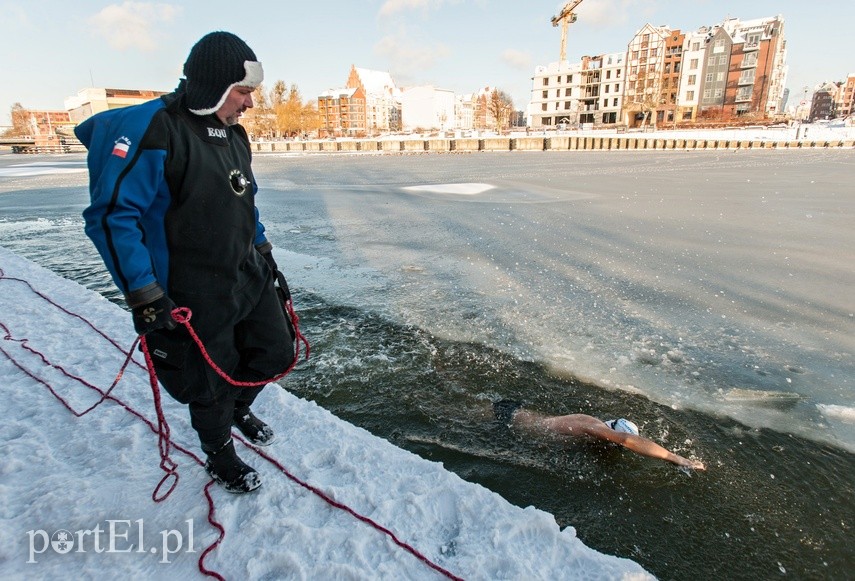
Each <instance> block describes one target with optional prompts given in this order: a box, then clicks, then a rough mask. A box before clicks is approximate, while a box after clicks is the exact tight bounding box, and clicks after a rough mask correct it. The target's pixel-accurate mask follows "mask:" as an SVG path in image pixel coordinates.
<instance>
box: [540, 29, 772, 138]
mask: <svg viewBox="0 0 855 581" xmlns="http://www.w3.org/2000/svg"><path fill="white" fill-rule="evenodd" d="M608 56H612V55H605V56H604V57H583V58H582V60H581V61H580V62H579V63H572V64H571V63H567V62H564V63H551V64H549V65H547V66H538V67H537V68H536V69H535V74H534V77H532V93H531V101H530V102H529V107H528V114H527V117H528V123H529V126H530V127H532V128H534V129H537V128H545V127H560V126H564V125H569V126H574V125H576V124H579V123H581V124H593V125H594V126H600V125H607V124H610V123H612V121H611V120H612V118H613V115H612V113H613V112H616V118H617V122H618V123H620V124H624V125H626V126H628V127H638V126H641V125H662V124H664V125H665V126H667V125H668V124H673V126H675V127H676V126H677V125H679V124H686V123H694V122H732V121H734V120H737V119H740V118H744V119H752V118H756V119H757V120H758V121H760V120H764V119H769V118H774V117H775V116H777V115H779V114H781V113H782V112H783V104H784V97H785V92H784V91H785V89H784V83H785V81H786V73H787V66H786V41H785V40H784V20H783V17H781V16H775V17H770V18H761V19H757V20H748V21H741V20H739V19H738V18H729V19H727V20H725V21H724V22H723V23H721V24H719V25H717V26H713V27H702V28H700V29H698V30H697V31H695V32H689V33H683V32H682V31H680V30H672V29H671V28H669V27H668V26H653V25H651V24H645V25H644V26H643V27H642V28H641V29H640V30H638V32H637V33H636V34H635V36H634V37H633V38H632V39H631V40H630V42H629V43H628V44H627V49H626V53H625V59H624V61H625V62H624V63H620V64H619V65H620V66H617V67H616V70H613V71H612V74H617V73H618V71H619V70H625V73H624V78H623V79H622V82H621V84H620V87H621V88H620V92H619V93H618V95H617V97H618V98H617V103H618V104H619V106H618V105H615V97H616V95H615V83H614V79H612V78H608V72H607V65H606V63H605V62H604V61H603V59H604V58H607V57H608ZM613 63H615V64H618V63H617V62H616V61H615V60H613ZM607 90H608V92H609V95H608V96H607V95H606V91H607ZM615 108H616V111H615ZM607 109H608V110H607Z"/></svg>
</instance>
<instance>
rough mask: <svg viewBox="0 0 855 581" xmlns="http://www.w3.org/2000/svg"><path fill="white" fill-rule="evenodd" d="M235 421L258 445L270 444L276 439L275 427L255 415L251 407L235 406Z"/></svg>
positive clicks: (244, 433) (242, 431)
mask: <svg viewBox="0 0 855 581" xmlns="http://www.w3.org/2000/svg"><path fill="white" fill-rule="evenodd" d="M233 423H234V425H235V427H236V428H237V429H238V430H240V431H241V433H242V434H243V435H244V436H246V438H247V439H248V440H249V441H250V443H252V444H255V445H256V446H269V445H270V444H272V443H273V440H275V439H276V434H274V433H273V429H272V428H271V427H270V426H268V425H267V424H265V423H264V422H262V421H261V420H259V419H258V418H257V417H255V414H253V413H252V412H251V411H249V408H235V415H234V420H233Z"/></svg>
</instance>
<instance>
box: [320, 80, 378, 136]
mask: <svg viewBox="0 0 855 581" xmlns="http://www.w3.org/2000/svg"><path fill="white" fill-rule="evenodd" d="M318 117H319V118H320V134H321V136H322V137H364V136H365V135H366V131H367V125H366V118H367V117H366V102H365V94H364V93H363V92H362V88H361V87H355V88H346V89H330V90H329V91H325V92H323V93H321V94H320V95H318Z"/></svg>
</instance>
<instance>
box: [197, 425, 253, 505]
mask: <svg viewBox="0 0 855 581" xmlns="http://www.w3.org/2000/svg"><path fill="white" fill-rule="evenodd" d="M205 452H206V453H207V454H208V459H207V460H206V461H205V471H206V472H207V473H208V474H209V475H210V477H211V478H213V479H214V480H216V481H217V484H220V485H221V486H222V487H223V488H225V489H226V490H227V491H228V492H234V493H236V494H241V493H243V492H251V491H253V490H255V489H256V488H258V487H259V486H261V478H260V477H259V475H258V472H256V471H255V469H253V468H250V467H249V466H247V465H246V464H245V463H244V462H243V461H242V460H241V459H240V458H238V455H237V452H235V443H234V440H232V439H231V438H229V441H228V442H227V443H226V445H225V446H223V447H222V448H220V449H219V450H217V451H216V452H208V451H207V450H206V451H205Z"/></svg>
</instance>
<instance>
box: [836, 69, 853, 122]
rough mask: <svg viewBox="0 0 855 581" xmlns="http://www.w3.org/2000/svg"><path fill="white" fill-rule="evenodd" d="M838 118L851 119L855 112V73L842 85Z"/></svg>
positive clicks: (839, 92) (839, 95)
mask: <svg viewBox="0 0 855 581" xmlns="http://www.w3.org/2000/svg"><path fill="white" fill-rule="evenodd" d="M837 97H838V101H837V116H838V117H849V116H850V115H852V113H853V112H855V73H851V74H850V75H849V76H848V77H847V79H846V81H845V82H844V83H842V84H841V86H840V90H839V91H838V94H837Z"/></svg>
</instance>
